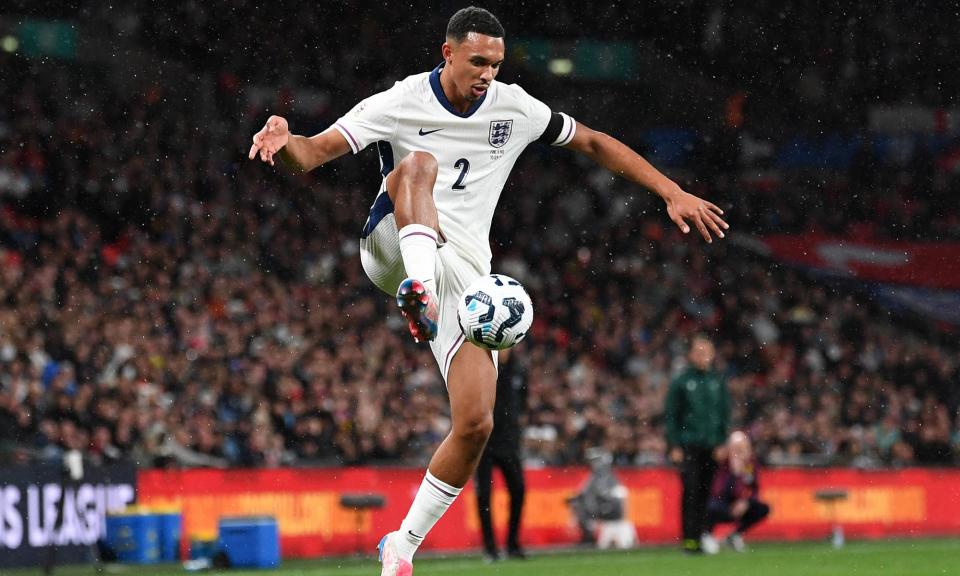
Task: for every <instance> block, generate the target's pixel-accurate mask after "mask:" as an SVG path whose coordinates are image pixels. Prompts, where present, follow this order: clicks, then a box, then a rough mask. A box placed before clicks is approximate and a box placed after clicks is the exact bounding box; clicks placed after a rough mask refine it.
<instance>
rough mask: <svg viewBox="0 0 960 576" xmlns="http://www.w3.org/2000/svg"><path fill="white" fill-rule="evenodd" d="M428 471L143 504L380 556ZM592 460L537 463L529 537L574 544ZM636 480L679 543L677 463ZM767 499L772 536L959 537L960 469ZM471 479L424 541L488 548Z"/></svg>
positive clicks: (160, 496)
mask: <svg viewBox="0 0 960 576" xmlns="http://www.w3.org/2000/svg"><path fill="white" fill-rule="evenodd" d="M422 474H423V472H422V471H421V470H412V469H391V468H346V469H342V468H330V469H281V470H256V471H247V470H186V471H174V472H169V471H156V470H154V471H144V472H141V473H140V475H139V479H138V494H137V496H138V501H139V503H140V504H141V505H144V506H155V507H163V508H171V507H173V508H177V509H180V510H181V511H182V512H183V522H184V524H183V533H184V536H185V537H186V538H185V539H190V538H196V537H200V538H213V537H215V536H216V531H217V522H218V520H219V518H220V517H221V516H238V515H271V516H274V517H276V518H277V521H278V524H279V528H280V536H281V550H282V553H283V555H284V556H285V557H304V556H321V555H331V554H343V553H350V552H355V551H358V550H363V551H367V552H372V551H373V549H374V547H375V546H376V543H377V542H378V541H379V539H380V537H381V536H382V535H383V534H384V533H386V532H388V531H390V530H395V529H396V528H397V527H398V526H399V525H400V521H401V520H402V519H403V516H404V515H405V514H406V511H407V507H408V506H409V504H410V501H411V500H412V499H413V496H414V494H415V492H416V490H417V488H418V486H419V485H420V481H421V479H422ZM587 474H588V471H587V470H586V469H582V468H550V469H537V470H528V471H527V473H526V479H527V499H526V507H525V508H524V517H523V541H524V542H525V543H526V544H527V545H528V546H531V547H536V546H541V545H559V544H566V543H573V542H575V541H576V539H577V536H578V532H577V529H576V526H575V524H574V522H573V519H572V516H571V514H570V510H569V508H568V507H567V505H566V503H565V500H566V498H567V497H569V496H570V495H572V494H574V493H575V492H576V491H577V489H578V488H579V487H580V485H581V484H582V483H583V482H584V481H585V480H586V478H587ZM617 475H618V477H619V478H620V480H621V481H622V482H623V483H624V484H625V485H626V486H627V487H628V488H629V491H630V496H629V502H628V507H627V509H628V515H629V518H630V519H631V520H632V521H633V523H634V525H635V526H636V528H637V533H638V536H639V537H640V541H641V542H644V543H666V542H672V541H675V540H676V539H677V538H678V536H679V532H680V523H679V507H680V483H679V481H678V479H677V476H676V472H675V471H673V470H669V469H644V470H619V471H618V472H617ZM496 481H497V484H496V486H495V489H494V495H493V514H494V522H495V524H496V526H497V529H498V530H500V531H503V530H505V528H506V519H507V515H508V512H507V510H508V506H507V503H508V500H507V495H506V491H505V488H504V486H503V484H502V483H501V482H500V481H499V478H496ZM761 482H762V497H763V499H765V500H766V501H768V502H769V503H770V504H771V507H772V509H773V511H772V513H771V516H770V518H769V520H768V521H767V522H766V523H764V524H763V525H761V526H760V527H758V528H757V529H756V531H755V533H754V535H755V537H757V538H765V539H787V540H796V539H805V538H825V537H826V536H827V534H829V531H830V529H831V527H832V525H833V524H834V523H835V522H836V523H840V524H841V525H842V526H843V527H844V529H845V531H846V533H847V534H848V535H850V536H853V537H858V536H860V537H882V536H894V535H935V534H955V535H960V470H923V469H909V470H898V471H858V470H846V469H826V470H769V471H765V473H764V474H763V475H762V477H761ZM824 489H843V490H845V491H846V493H847V498H846V499H845V500H842V501H839V502H836V503H835V504H827V503H824V502H821V501H819V500H817V499H816V492H817V491H819V490H824ZM366 492H373V493H378V494H381V495H383V496H384V497H385V498H386V504H385V506H384V507H383V508H382V509H379V510H373V511H364V512H354V511H353V510H350V509H345V508H343V507H341V506H340V504H339V502H340V497H341V495H343V494H346V493H366ZM475 509H476V499H475V493H474V491H473V486H472V484H471V485H468V486H467V489H466V490H464V492H463V494H462V495H461V497H460V498H459V499H458V500H457V502H456V503H454V505H453V506H452V507H451V509H450V510H449V512H448V513H447V514H446V516H444V517H443V519H441V520H440V523H439V524H438V525H437V527H436V528H435V529H434V530H433V531H432V532H431V533H430V537H429V538H428V539H427V541H426V542H425V543H424V545H423V549H432V550H463V549H469V548H474V549H476V548H479V542H480V533H479V523H478V521H477V517H476V512H475Z"/></svg>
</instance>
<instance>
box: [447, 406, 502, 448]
mask: <svg viewBox="0 0 960 576" xmlns="http://www.w3.org/2000/svg"><path fill="white" fill-rule="evenodd" d="M453 429H454V433H455V434H456V435H457V436H460V437H461V438H463V439H464V440H466V441H468V442H470V443H471V444H485V443H486V441H487V438H489V437H490V433H491V432H493V414H489V413H488V414H476V415H469V416H467V417H465V418H462V419H461V420H460V422H456V421H455V422H454V423H453Z"/></svg>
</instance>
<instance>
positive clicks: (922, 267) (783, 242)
mask: <svg viewBox="0 0 960 576" xmlns="http://www.w3.org/2000/svg"><path fill="white" fill-rule="evenodd" d="M741 242H742V243H744V245H746V246H747V247H749V248H752V249H754V250H756V251H759V252H762V253H765V254H769V255H770V256H771V257H773V258H776V259H777V260H782V261H784V262H789V263H792V264H798V265H801V266H807V267H810V268H814V269H818V270H822V271H826V272H831V273H833V274H838V275H841V276H848V277H851V278H857V279H859V280H865V281H869V282H885V283H895V284H908V285H913V286H924V287H927V288H935V289H940V290H960V243H958V242H936V243H923V242H894V241H873V240H864V241H861V240H853V239H846V238H835V237H830V236H819V235H815V234H804V235H781V236H765V237H762V238H747V237H741Z"/></svg>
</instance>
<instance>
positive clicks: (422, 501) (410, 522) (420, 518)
mask: <svg viewBox="0 0 960 576" xmlns="http://www.w3.org/2000/svg"><path fill="white" fill-rule="evenodd" d="M408 272H409V270H408ZM461 490H463V488H454V487H453V486H451V485H449V484H447V483H446V482H444V481H443V480H437V478H436V477H435V476H434V475H433V474H431V473H430V471H429V470H427V475H426V476H424V478H423V482H422V483H421V484H420V490H418V491H417V497H416V498H414V499H413V504H411V505H410V511H409V512H407V517H406V518H404V519H403V522H402V523H401V524H400V534H399V536H400V537H399V538H397V539H396V540H395V545H396V547H397V553H399V554H400V557H401V558H403V559H404V560H406V561H407V562H413V555H414V553H416V551H417V548H419V547H420V544H421V543H422V542H423V539H424V538H425V537H426V535H427V532H429V531H430V529H431V528H433V525H434V524H436V523H437V520H439V519H440V517H441V516H443V514H444V512H446V511H447V508H449V507H450V505H451V504H453V501H454V500H456V499H457V496H458V495H459V494H460V491H461Z"/></svg>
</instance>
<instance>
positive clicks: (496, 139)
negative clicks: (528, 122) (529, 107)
mask: <svg viewBox="0 0 960 576" xmlns="http://www.w3.org/2000/svg"><path fill="white" fill-rule="evenodd" d="M512 131H513V120H494V121H492V122H490V145H491V146H493V147H494V148H503V145H504V144H506V143H507V140H509V139H510V132H512Z"/></svg>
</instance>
